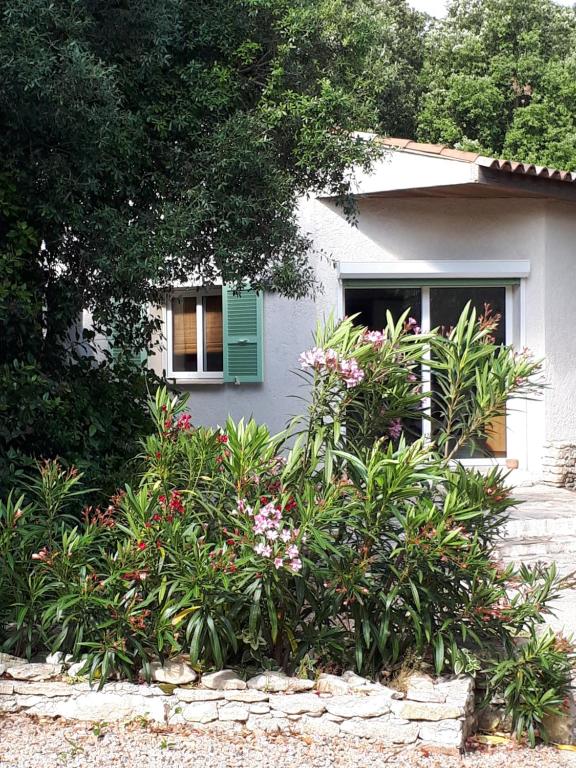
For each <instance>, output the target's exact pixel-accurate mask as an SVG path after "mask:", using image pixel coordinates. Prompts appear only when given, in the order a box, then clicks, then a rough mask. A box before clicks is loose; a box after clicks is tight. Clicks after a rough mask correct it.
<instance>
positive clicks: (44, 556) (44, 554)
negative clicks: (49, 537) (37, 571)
mask: <svg viewBox="0 0 576 768" xmlns="http://www.w3.org/2000/svg"><path fill="white" fill-rule="evenodd" d="M48 557H49V555H48V550H47V549H46V547H43V548H42V549H41V550H40V552H34V554H33V555H32V560H41V561H42V562H45V561H46V560H48Z"/></svg>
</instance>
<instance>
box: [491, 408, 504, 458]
mask: <svg viewBox="0 0 576 768" xmlns="http://www.w3.org/2000/svg"><path fill="white" fill-rule="evenodd" d="M487 432H488V436H487V440H486V446H487V448H488V449H489V450H490V452H491V453H493V454H494V455H496V456H505V455H506V416H497V417H496V418H495V419H494V421H493V422H492V424H491V426H490V429H489V430H487Z"/></svg>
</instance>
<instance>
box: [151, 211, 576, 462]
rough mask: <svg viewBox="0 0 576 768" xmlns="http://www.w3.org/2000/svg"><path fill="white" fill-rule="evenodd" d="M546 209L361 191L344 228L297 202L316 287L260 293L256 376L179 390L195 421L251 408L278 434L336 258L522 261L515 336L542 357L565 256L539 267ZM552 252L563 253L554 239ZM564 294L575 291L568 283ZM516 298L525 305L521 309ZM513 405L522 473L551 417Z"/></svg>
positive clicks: (553, 364) (337, 306) (334, 286)
mask: <svg viewBox="0 0 576 768" xmlns="http://www.w3.org/2000/svg"><path fill="white" fill-rule="evenodd" d="M564 208H565V209H566V210H563V211H558V212H557V213H554V216H559V217H560V218H562V217H564V218H566V216H567V215H568V213H569V212H570V210H571V209H570V208H569V207H567V206H563V209H564ZM551 216H552V212H551V211H550V208H549V205H548V206H547V204H546V203H544V202H542V201H538V200H534V201H532V200H526V199H524V200H513V199H498V200H493V199H475V200H470V199H436V198H432V199H426V200H423V199H383V198H378V199H377V198H363V199H361V201H360V203H359V220H358V226H357V227H352V226H350V224H349V223H348V222H347V221H346V220H345V218H344V217H343V216H342V214H341V212H340V210H339V209H338V208H337V207H336V206H335V205H334V204H333V203H332V202H329V201H321V200H316V199H311V200H307V201H305V202H303V203H302V206H301V211H300V222H301V226H302V228H303V230H304V231H306V232H308V233H309V234H310V236H311V237H312V239H313V242H314V246H315V248H316V249H317V250H318V251H321V252H322V253H321V254H319V255H315V256H314V257H313V260H314V264H315V268H316V274H317V278H318V281H319V284H320V288H321V292H320V293H319V294H318V296H317V298H316V300H315V301H312V300H304V301H291V300H288V299H284V298H281V297H278V296H273V295H267V296H265V299H264V337H265V351H264V360H265V366H264V383H263V384H251V385H250V384H243V385H240V386H234V385H230V384H224V385H222V384H220V385H196V384H194V385H189V386H187V387H183V388H185V389H187V390H188V391H189V392H190V410H191V411H192V413H193V415H194V420H195V421H196V423H201V424H222V423H223V422H224V421H225V419H226V417H227V415H228V414H231V415H232V416H233V417H234V418H235V419H237V418H240V417H241V416H244V417H250V416H251V415H254V416H255V417H256V418H257V420H258V421H261V422H266V423H267V424H268V425H269V426H270V428H271V429H272V430H273V431H278V430H280V429H282V428H283V427H284V426H285V425H286V422H287V421H288V419H289V418H290V416H292V415H294V414H295V413H297V412H299V410H300V408H301V406H300V404H299V402H298V401H297V400H295V399H293V398H292V397H291V396H293V395H298V394H304V393H303V392H302V390H301V389H300V387H301V382H300V380H299V379H298V377H296V376H295V375H294V374H293V373H292V371H293V370H294V369H295V368H296V367H297V359H298V355H299V353H300V352H301V351H302V350H303V349H306V348H308V347H309V346H310V344H311V340H312V333H313V330H314V327H315V325H316V322H317V320H318V319H322V318H323V317H326V316H327V315H328V314H330V313H331V312H336V313H337V312H338V311H341V301H340V296H341V286H340V283H339V280H338V276H337V269H336V263H337V262H338V261H347V262H351V261H363V262H369V261H375V262H378V261H401V260H406V259H416V260H427V259H429V260H442V259H459V260H465V259H474V260H481V259H486V260H498V259H506V260H510V259H512V260H513V259H518V260H528V261H529V262H530V265H531V275H530V277H529V279H528V280H526V281H525V284H524V285H523V287H522V289H521V291H520V290H519V291H517V294H518V295H517V296H516V298H515V309H516V312H517V317H516V320H517V322H516V325H515V343H516V344H517V345H518V346H519V347H523V346H525V345H526V346H528V347H529V348H530V349H531V350H532V351H533V352H534V354H536V355H537V356H544V355H546V353H547V347H549V346H550V345H551V344H553V340H554V339H555V338H557V332H558V331H559V326H560V325H561V322H562V321H561V320H559V321H557V322H556V323H555V325H552V326H550V325H549V322H550V319H551V318H550V317H546V316H545V308H546V306H548V307H549V306H550V302H551V301H553V299H552V293H551V289H550V287H549V286H550V284H551V283H550V281H551V280H554V281H556V283H557V284H558V283H559V284H562V273H563V270H564V269H565V267H566V264H565V262H567V261H568V259H569V252H568V249H566V248H564V250H563V251H562V253H563V256H562V259H563V260H564V261H563V262H562V263H561V262H558V264H557V266H555V267H548V268H547V267H546V264H545V256H546V255H547V253H548V251H549V250H550V247H551V246H550V245H547V241H546V238H547V236H548V237H550V230H551V228H555V227H556V222H554V223H553V222H552V218H551ZM566 226H569V225H568V224H566ZM558 237H560V239H562V238H564V239H565V238H566V234H565V233H564V234H560V232H558ZM552 249H553V250H554V251H555V252H560V250H562V249H560V248H558V247H556V246H552ZM564 284H565V283H564ZM521 292H522V294H523V297H522V301H521V300H520V293H521ZM570 295H574V292H573V291H572V289H570ZM566 301H568V297H566ZM546 302H548V304H547V303H546ZM521 304H522V305H523V306H524V308H525V309H526V312H525V313H523V314H522V315H520V306H521ZM553 329H555V330H553ZM573 346H574V347H575V349H572V348H571V347H570V348H569V350H567V351H562V350H560V349H555V351H554V353H553V355H552V359H551V361H550V381H551V382H560V383H562V382H564V379H565V378H566V376H565V374H560V373H558V371H559V370H565V364H566V363H567V362H568V360H569V358H570V357H572V359H575V358H576V340H575V341H574V344H573ZM162 364H163V365H164V366H165V361H161V360H158V365H157V367H160V365H162ZM555 386H556V384H555ZM574 386H575V388H576V384H575V385H574ZM575 394H576V392H575ZM575 403H576V398H575ZM546 407H547V409H548V411H547V412H548V413H549V414H550V418H552V414H556V415H555V416H554V417H553V418H555V419H557V420H558V421H559V422H562V421H563V418H564V417H563V416H562V415H561V414H560V410H559V400H558V399H557V398H556V395H554V396H552V397H550V394H549V393H548V394H547V403H546ZM513 411H514V412H513V414H512V417H511V419H510V425H511V427H512V434H511V435H510V440H509V456H510V457H511V458H517V459H518V460H519V462H520V468H521V469H522V470H528V471H530V472H531V473H532V474H533V476H534V477H537V476H538V472H539V461H540V456H541V451H542V444H543V442H544V440H545V437H546V434H545V433H546V432H547V431H548V432H549V431H550V423H551V422H550V420H549V421H548V429H547V427H546V424H545V417H544V414H545V410H544V403H542V402H531V403H529V404H527V405H522V404H516V405H514V406H513ZM573 413H574V419H573V421H574V423H572V422H570V423H567V422H565V421H564V423H563V425H562V426H563V428H565V431H570V430H573V431H574V434H575V435H576V407H575V411H574V412H573Z"/></svg>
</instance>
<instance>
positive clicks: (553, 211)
mask: <svg viewBox="0 0 576 768" xmlns="http://www.w3.org/2000/svg"><path fill="white" fill-rule="evenodd" d="M544 282H545V301H546V326H545V347H546V358H547V362H548V385H549V390H548V392H547V393H546V437H547V438H548V439H549V440H563V441H564V440H565V441H567V442H572V443H576V363H575V361H576V333H575V331H574V317H575V315H576V207H575V206H572V205H569V204H567V203H549V204H548V206H547V213H546V269H545V281H544Z"/></svg>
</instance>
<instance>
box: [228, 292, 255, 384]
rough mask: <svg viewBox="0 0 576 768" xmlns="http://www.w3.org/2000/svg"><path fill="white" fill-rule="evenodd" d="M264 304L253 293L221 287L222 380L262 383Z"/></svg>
mask: <svg viewBox="0 0 576 768" xmlns="http://www.w3.org/2000/svg"><path fill="white" fill-rule="evenodd" d="M263 303H264V302H263V296H262V294H261V293H256V291H252V290H250V289H246V290H243V291H242V292H241V293H234V292H233V291H232V289H231V288H228V287H226V286H225V287H223V288H222V314H223V323H224V381H233V382H252V383H258V382H261V381H263V373H264V349H263V325H264V322H263Z"/></svg>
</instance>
